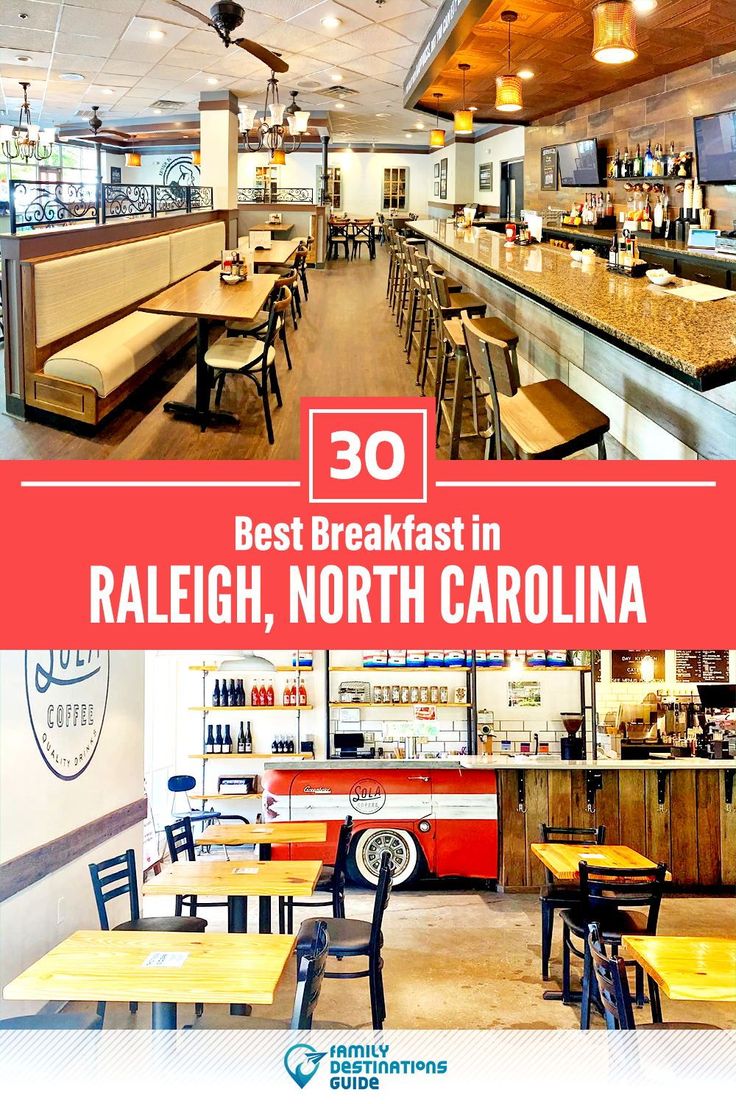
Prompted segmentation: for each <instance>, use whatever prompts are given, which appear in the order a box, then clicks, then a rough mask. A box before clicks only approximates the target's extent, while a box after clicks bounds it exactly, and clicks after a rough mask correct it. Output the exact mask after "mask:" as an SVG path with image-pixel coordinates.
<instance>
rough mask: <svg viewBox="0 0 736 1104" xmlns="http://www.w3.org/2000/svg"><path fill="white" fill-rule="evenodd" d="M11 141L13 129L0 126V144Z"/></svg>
mask: <svg viewBox="0 0 736 1104" xmlns="http://www.w3.org/2000/svg"><path fill="white" fill-rule="evenodd" d="M12 140H13V128H12V126H9V125H8V124H7V123H5V124H4V125H3V126H0V142H11V141H12Z"/></svg>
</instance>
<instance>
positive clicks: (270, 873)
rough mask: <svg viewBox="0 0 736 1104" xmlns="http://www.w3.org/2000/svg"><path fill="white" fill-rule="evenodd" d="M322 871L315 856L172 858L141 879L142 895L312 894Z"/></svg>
mask: <svg viewBox="0 0 736 1104" xmlns="http://www.w3.org/2000/svg"><path fill="white" fill-rule="evenodd" d="M321 871H322V863H321V862H318V861H316V860H314V861H311V860H310V861H303V860H294V861H291V860H290V861H288V862H281V861H278V862H253V861H249V860H248V859H241V860H240V861H239V862H224V861H221V860H219V859H216V860H210V859H198V860H197V861H196V862H186V861H185V862H181V861H180V862H175V863H171V865H170V866H167V867H165V869H164V870H162V872H161V873H160V874H157V875H156V876H155V877H153V878H151V879H150V880H149V881H147V882H144V883H143V893H144V895H158V896H161V895H164V894H165V895H167V896H173V895H176V894H180V895H182V894H184V895H186V894H188V893H195V894H196V895H197V896H198V897H311V896H312V894H313V893H314V891H315V889H316V886H317V879H318V878H319V876H320V873H321Z"/></svg>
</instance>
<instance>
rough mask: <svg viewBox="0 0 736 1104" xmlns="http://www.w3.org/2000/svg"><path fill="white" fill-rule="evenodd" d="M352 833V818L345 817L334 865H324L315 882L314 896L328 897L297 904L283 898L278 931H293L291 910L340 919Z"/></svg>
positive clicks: (280, 905)
mask: <svg viewBox="0 0 736 1104" xmlns="http://www.w3.org/2000/svg"><path fill="white" fill-rule="evenodd" d="M352 833H353V818H352V817H351V816H348V817H345V820H344V821H343V823H342V824H341V825H340V831H339V834H338V837H337V850H336V851H335V862H334V863H333V864H329V863H327V864H325V865H324V866H323V867H322V873H321V874H320V876H319V880H318V882H317V895H318V894H320V893H324V894H329V896H327V897H325V898H322V899H321V900H320V899H318V896H317V895H315V896H314V897H300V898H299V899H298V900H294V898H293V897H287V898H286V899H285V901H284V898H280V899H279V931H281V932H284V931H287V932H289V934H291V932H293V930H294V909H295V908H311V909H315V908H329V907H331V908H332V915H333V916H334V917H335V919H340V918H344V916H345V881H346V878H347V865H348V851H349V850H350V837H351V836H352Z"/></svg>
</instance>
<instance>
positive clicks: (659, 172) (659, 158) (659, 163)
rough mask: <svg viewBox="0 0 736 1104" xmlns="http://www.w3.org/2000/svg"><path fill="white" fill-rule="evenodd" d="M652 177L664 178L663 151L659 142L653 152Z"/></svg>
mask: <svg viewBox="0 0 736 1104" xmlns="http://www.w3.org/2000/svg"><path fill="white" fill-rule="evenodd" d="M654 175H655V176H657V177H659V176H664V150H663V149H662V145H661V143H660V142H657V145H656V147H655V150H654Z"/></svg>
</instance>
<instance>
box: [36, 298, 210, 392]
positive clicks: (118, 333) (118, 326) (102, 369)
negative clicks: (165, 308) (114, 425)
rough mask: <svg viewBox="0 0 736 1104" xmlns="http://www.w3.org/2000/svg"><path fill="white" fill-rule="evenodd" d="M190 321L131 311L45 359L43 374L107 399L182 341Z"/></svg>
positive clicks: (190, 324)
mask: <svg viewBox="0 0 736 1104" xmlns="http://www.w3.org/2000/svg"><path fill="white" fill-rule="evenodd" d="M191 327H192V322H191V319H187V318H179V317H178V316H176V315H171V314H146V313H145V312H144V311H134V312H133V313H132V314H128V315H126V316H125V317H124V318H120V319H119V320H118V321H117V322H113V323H112V324H111V325H109V326H104V327H103V328H102V329H101V330H97V332H96V333H93V334H90V335H89V337H84V338H82V340H81V341H75V342H74V343H73V344H72V345H67V346H66V348H64V349H60V350H59V351H58V352H57V353H54V355H53V356H51V357H49V359H48V360H47V361H46V363H45V364H44V366H43V374H44V375H46V376H53V377H54V378H55V379H62V380H69V381H71V382H73V383H82V384H85V385H87V386H88V387H92V388H94V390H95V391H96V392H97V394H98V395H99V396H100V398H103V399H104V398H107V397H108V396H109V395H111V394H112V392H113V391H115V390H116V388H118V387H120V386H121V385H122V384H124V383H125V382H126V380H129V379H130V378H131V377H132V376H134V375H135V374H136V373H137V372H139V371H141V369H143V368H145V367H146V365H147V364H149V363H150V362H151V361H152V360H153V359H154V358H155V357H157V356H160V355H161V354H162V353H163V352H164V351H165V350H166V349H167V348H168V347H170V346H172V345H174V344H175V343H176V342H178V341H179V339H180V338H183V337H184V336H185V335H186V333H187V330H188V329H191Z"/></svg>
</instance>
